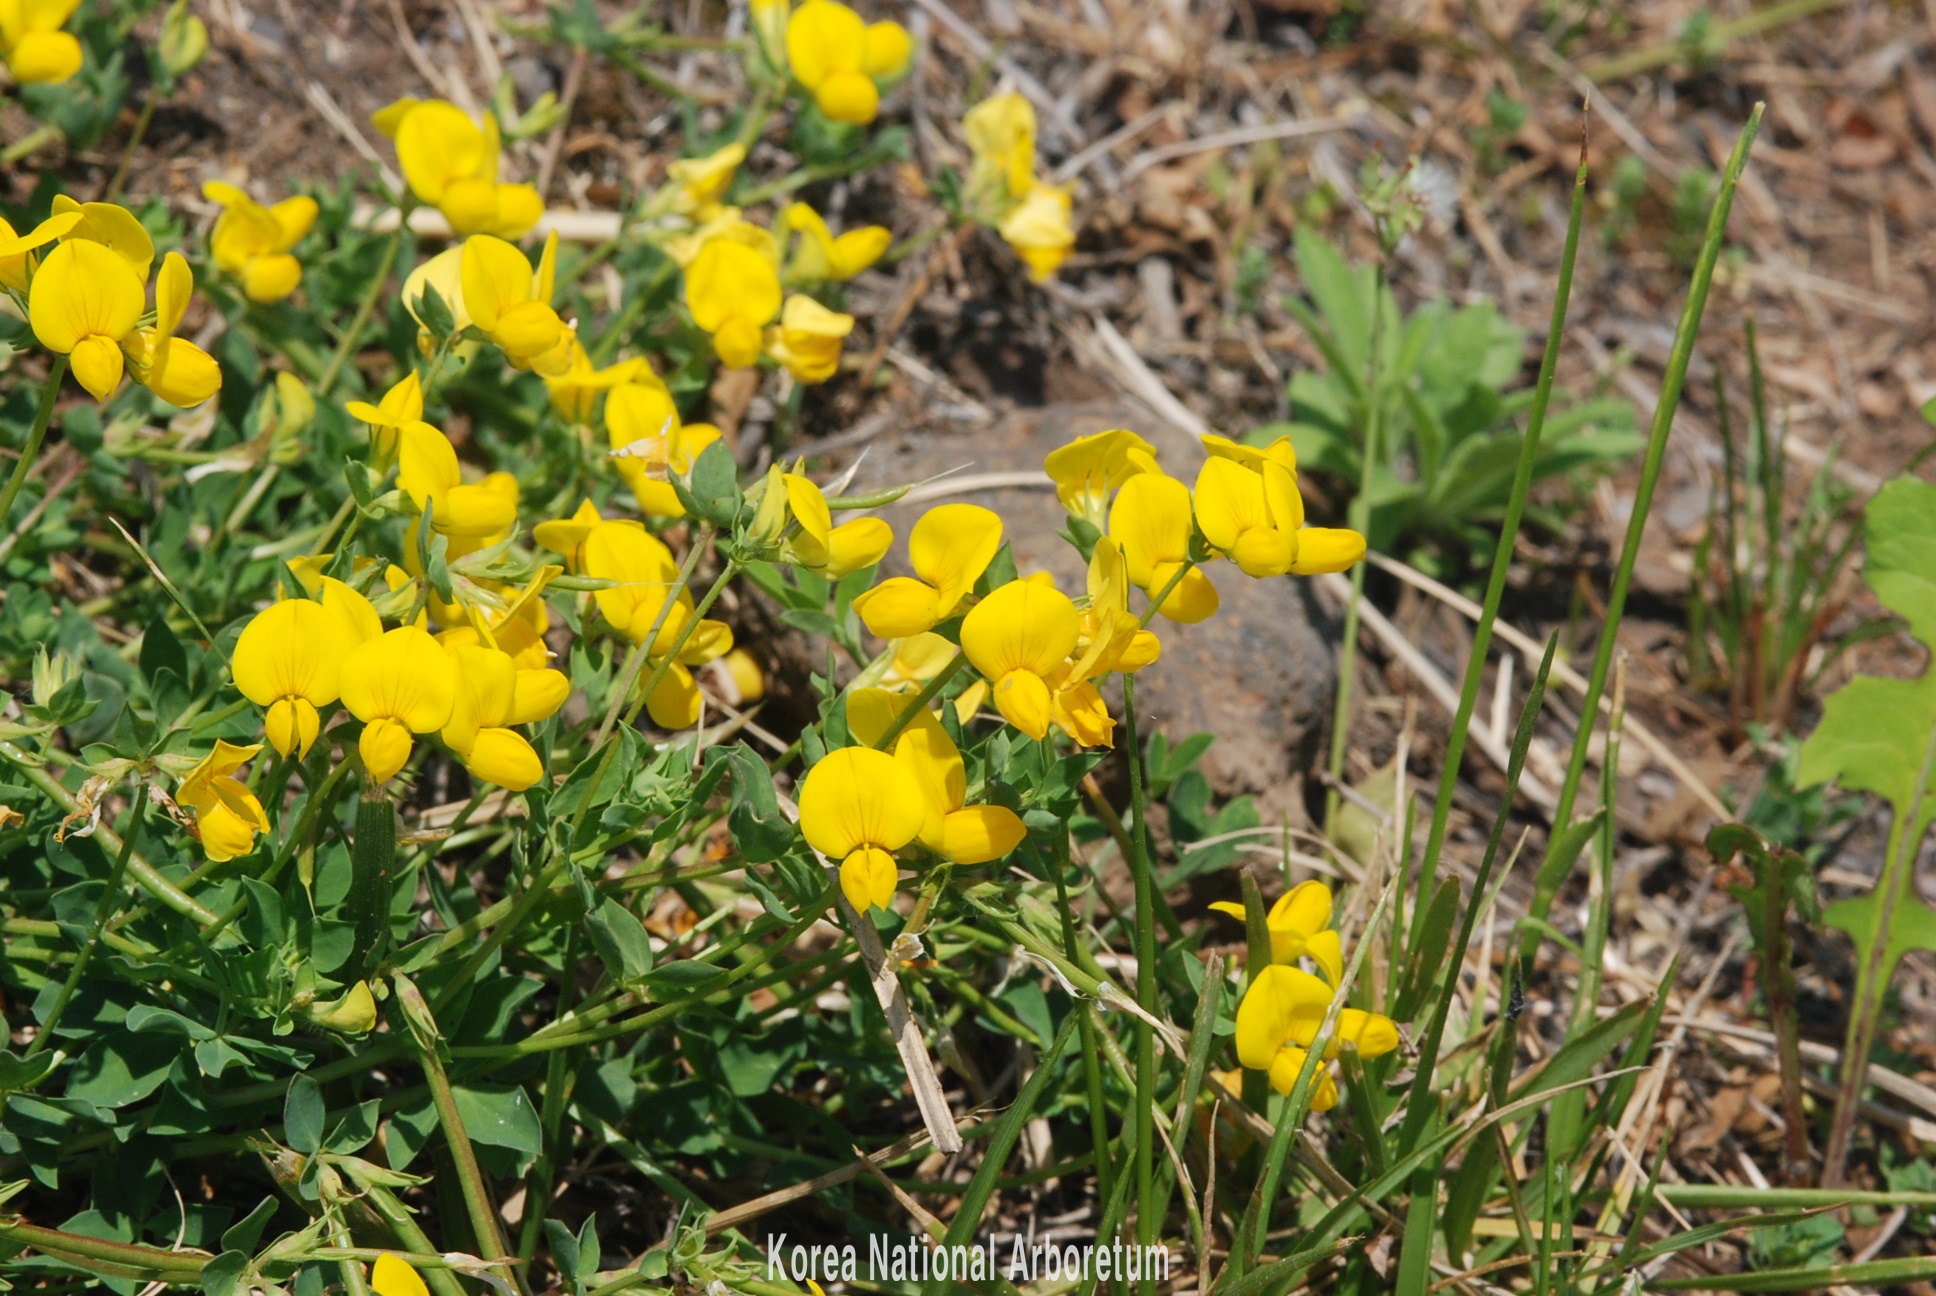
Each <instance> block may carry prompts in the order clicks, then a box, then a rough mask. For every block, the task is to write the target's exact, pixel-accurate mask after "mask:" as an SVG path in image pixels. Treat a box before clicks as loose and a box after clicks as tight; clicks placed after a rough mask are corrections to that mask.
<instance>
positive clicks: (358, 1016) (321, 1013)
mask: <svg viewBox="0 0 1936 1296" xmlns="http://www.w3.org/2000/svg"><path fill="white" fill-rule="evenodd" d="M307 1016H308V1017H309V1020H311V1021H313V1022H315V1023H316V1024H317V1025H318V1026H325V1027H328V1028H329V1029H330V1030H333V1031H341V1032H342V1033H343V1034H345V1035H367V1034H369V1032H371V1031H372V1030H375V1029H376V996H375V995H373V994H371V993H370V983H369V982H368V981H358V982H357V983H356V984H355V985H353V986H351V987H350V988H349V989H348V990H347V991H345V992H344V993H343V995H342V996H341V997H340V998H337V999H326V1000H324V1001H323V1002H321V1003H313V1004H311V1005H309V1009H308V1012H307Z"/></svg>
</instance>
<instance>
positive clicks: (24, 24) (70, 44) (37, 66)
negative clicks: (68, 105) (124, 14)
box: [0, 0, 81, 84]
mask: <svg viewBox="0 0 1936 1296" xmlns="http://www.w3.org/2000/svg"><path fill="white" fill-rule="evenodd" d="M80 5H81V0H0V45H4V46H5V47H6V54H7V71H9V72H11V73H13V79H14V80H16V81H20V82H24V83H29V84H32V83H39V84H48V83H51V82H58V81H65V80H67V79H68V78H69V77H71V76H73V75H74V74H75V73H76V72H79V71H80V70H81V43H80V42H79V41H78V40H76V39H74V37H73V35H72V34H71V33H68V32H64V31H62V30H61V26H62V24H64V23H65V22H66V21H67V19H68V18H69V16H70V15H72V14H73V12H74V11H75V10H76V9H78V8H80Z"/></svg>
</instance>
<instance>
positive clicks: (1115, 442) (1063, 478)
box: [1042, 428, 1189, 538]
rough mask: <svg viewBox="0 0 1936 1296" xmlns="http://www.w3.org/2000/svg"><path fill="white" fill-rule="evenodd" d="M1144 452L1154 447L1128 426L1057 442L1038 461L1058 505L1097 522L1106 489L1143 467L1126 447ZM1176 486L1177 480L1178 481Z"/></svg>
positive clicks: (1151, 451)
mask: <svg viewBox="0 0 1936 1296" xmlns="http://www.w3.org/2000/svg"><path fill="white" fill-rule="evenodd" d="M1132 449H1139V450H1141V451H1142V452H1143V454H1144V455H1151V454H1154V453H1155V450H1156V448H1155V447H1154V446H1152V445H1151V444H1150V443H1149V442H1148V441H1145V440H1144V439H1143V438H1142V437H1140V436H1138V435H1137V434H1136V433H1134V432H1132V431H1130V430H1129V429H1128V428H1112V429H1110V430H1109V431H1107V432H1097V433H1095V434H1094V435H1092V436H1084V437H1077V438H1076V439H1075V440H1073V441H1071V442H1070V443H1069V444H1068V445H1065V446H1058V447H1057V448H1055V449H1054V450H1051V451H1050V452H1049V456H1048V458H1046V459H1044V460H1043V461H1042V469H1043V471H1044V472H1046V473H1048V474H1049V477H1050V479H1051V480H1053V481H1054V482H1055V497H1056V498H1057V499H1058V500H1060V501H1061V502H1062V507H1063V508H1065V509H1067V510H1068V511H1069V512H1071V513H1076V514H1080V515H1082V516H1085V517H1089V518H1091V520H1093V521H1096V522H1098V523H1100V522H1101V519H1102V506H1103V503H1104V501H1105V500H1107V498H1108V496H1109V493H1110V492H1111V491H1113V490H1115V489H1116V488H1117V487H1119V486H1121V485H1122V484H1123V483H1125V482H1127V481H1128V480H1129V479H1130V478H1132V477H1135V476H1137V475H1139V474H1140V473H1141V472H1142V471H1143V466H1142V460H1141V459H1140V458H1137V459H1132V458H1131V457H1130V453H1129V452H1130V451H1131V450H1132ZM1178 485H1179V486H1180V485H1181V483H1178ZM1183 513H1184V523H1183V525H1184V528H1185V530H1186V532H1187V530H1188V527H1189V497H1188V496H1187V495H1186V496H1185V497H1184V505H1183ZM1119 538H1120V537H1119Z"/></svg>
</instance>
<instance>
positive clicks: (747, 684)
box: [719, 648, 766, 706]
mask: <svg viewBox="0 0 1936 1296" xmlns="http://www.w3.org/2000/svg"><path fill="white" fill-rule="evenodd" d="M719 667H720V669H721V670H723V671H724V672H725V674H726V678H727V679H729V680H730V681H731V682H732V688H733V693H734V695H735V696H733V697H732V698H730V699H729V700H730V701H731V702H732V703H733V705H735V706H747V705H750V704H751V703H754V702H757V701H759V700H760V699H761V698H763V697H765V696H766V671H765V669H764V668H763V667H761V665H760V659H759V658H757V657H755V656H754V655H753V654H752V653H751V652H748V651H747V650H746V649H744V648H735V649H733V650H732V651H731V652H729V653H727V654H726V655H725V656H724V657H721V658H720V659H719Z"/></svg>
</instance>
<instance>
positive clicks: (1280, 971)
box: [1236, 963, 1398, 1093]
mask: <svg viewBox="0 0 1936 1296" xmlns="http://www.w3.org/2000/svg"><path fill="white" fill-rule="evenodd" d="M1331 995H1332V990H1331V987H1330V986H1328V985H1326V984H1325V983H1324V982H1323V981H1322V980H1320V979H1318V978H1317V977H1315V976H1313V975H1311V974H1310V973H1309V972H1306V971H1304V970H1303V969H1301V968H1294V967H1288V966H1286V965H1284V964H1282V963H1273V964H1272V965H1271V966H1269V967H1267V968H1265V969H1264V970H1263V971H1262V972H1261V973H1259V974H1258V975H1257V977H1256V979H1255V980H1253V981H1252V982H1251V983H1250V988H1249V989H1248V990H1246V991H1245V992H1244V998H1243V1002H1241V1003H1239V1004H1238V1005H1237V1033H1236V1034H1237V1040H1236V1042H1237V1060H1238V1061H1239V1062H1241V1063H1243V1065H1244V1066H1246V1067H1249V1068H1251V1069H1252V1070H1255V1071H1268V1072H1270V1073H1271V1083H1272V1084H1273V1085H1274V1086H1277V1087H1278V1091H1279V1092H1280V1093H1288V1092H1290V1088H1291V1084H1292V1082H1294V1081H1295V1080H1296V1078H1297V1071H1298V1068H1299V1067H1301V1066H1302V1065H1303V1061H1304V1059H1303V1050H1305V1049H1308V1048H1309V1047H1310V1046H1311V1044H1312V1043H1313V1042H1314V1041H1315V1040H1316V1039H1317V1034H1318V1029H1319V1027H1321V1026H1322V1025H1323V1024H1324V1015H1325V1013H1326V1011H1327V1010H1328V1009H1329V1008H1330V1005H1331ZM1344 1044H1350V1045H1351V1046H1352V1047H1353V1048H1355V1049H1356V1050H1357V1051H1358V1053H1359V1055H1360V1056H1362V1057H1366V1058H1375V1057H1381V1056H1383V1055H1384V1054H1386V1053H1389V1052H1391V1051H1392V1050H1393V1049H1396V1048H1397V1047H1398V1027H1397V1025H1396V1024H1395V1023H1394V1022H1393V1021H1392V1020H1391V1018H1389V1017H1385V1016H1383V1015H1381V1014H1378V1013H1369V1012H1365V1011H1364V1010H1363V1009H1359V1008H1345V1009H1342V1010H1341V1011H1340V1012H1339V1014H1338V1026H1337V1033H1336V1035H1335V1036H1334V1038H1333V1039H1332V1042H1331V1046H1330V1052H1331V1053H1332V1054H1335V1053H1336V1051H1337V1049H1338V1048H1339V1047H1340V1046H1342V1045H1344ZM1291 1048H1295V1049H1297V1050H1298V1056H1297V1058H1296V1063H1297V1065H1296V1066H1290V1065H1288V1064H1285V1063H1283V1062H1281V1061H1280V1057H1281V1055H1282V1054H1283V1053H1284V1052H1285V1051H1286V1050H1288V1049H1291Z"/></svg>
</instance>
